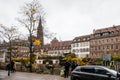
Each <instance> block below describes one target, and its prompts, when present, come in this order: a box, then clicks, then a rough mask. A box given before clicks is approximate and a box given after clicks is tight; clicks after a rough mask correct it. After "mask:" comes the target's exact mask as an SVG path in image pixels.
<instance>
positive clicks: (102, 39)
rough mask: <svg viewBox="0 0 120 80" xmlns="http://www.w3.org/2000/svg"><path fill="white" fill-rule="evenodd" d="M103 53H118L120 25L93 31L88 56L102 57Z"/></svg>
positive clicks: (119, 50) (119, 47)
mask: <svg viewBox="0 0 120 80" xmlns="http://www.w3.org/2000/svg"><path fill="white" fill-rule="evenodd" d="M104 53H109V54H111V55H112V56H116V55H117V56H118V55H120V25H118V26H113V27H108V28H103V29H97V30H94V31H93V34H92V35H91V40H90V56H89V57H91V58H102V55H103V54H104Z"/></svg>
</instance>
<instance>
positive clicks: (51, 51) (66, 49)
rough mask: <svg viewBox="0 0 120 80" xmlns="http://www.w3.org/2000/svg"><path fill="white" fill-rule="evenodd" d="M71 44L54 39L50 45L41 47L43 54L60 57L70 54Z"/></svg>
mask: <svg viewBox="0 0 120 80" xmlns="http://www.w3.org/2000/svg"><path fill="white" fill-rule="evenodd" d="M71 43H72V40H70V41H58V40H57V39H56V38H54V39H53V40H52V41H51V42H50V44H46V45H44V46H43V47H42V49H43V51H44V52H47V54H48V55H51V56H60V55H63V53H70V52H71Z"/></svg>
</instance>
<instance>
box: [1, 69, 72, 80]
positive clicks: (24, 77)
mask: <svg viewBox="0 0 120 80" xmlns="http://www.w3.org/2000/svg"><path fill="white" fill-rule="evenodd" d="M7 73H8V72H7V71H3V70H0V80H70V79H69V78H64V77H61V76H59V75H48V74H37V73H27V72H14V73H11V75H10V76H8V75H7Z"/></svg>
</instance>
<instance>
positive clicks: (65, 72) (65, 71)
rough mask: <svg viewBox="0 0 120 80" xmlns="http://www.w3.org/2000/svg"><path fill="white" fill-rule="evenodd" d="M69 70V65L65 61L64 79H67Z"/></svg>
mask: <svg viewBox="0 0 120 80" xmlns="http://www.w3.org/2000/svg"><path fill="white" fill-rule="evenodd" d="M69 68H70V63H69V61H66V62H65V64H64V69H65V70H64V77H65V78H68V76H69Z"/></svg>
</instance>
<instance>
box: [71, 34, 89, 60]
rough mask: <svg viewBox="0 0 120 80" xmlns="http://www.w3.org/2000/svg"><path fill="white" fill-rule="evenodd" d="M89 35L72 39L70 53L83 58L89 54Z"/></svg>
mask: <svg viewBox="0 0 120 80" xmlns="http://www.w3.org/2000/svg"><path fill="white" fill-rule="evenodd" d="M89 49H90V35H85V36H79V37H75V38H74V39H73V42H72V44H71V52H72V53H75V54H76V56H77V57H80V58H84V57H87V56H88V55H89V53H90V51H89Z"/></svg>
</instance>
